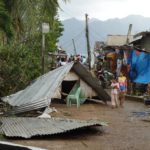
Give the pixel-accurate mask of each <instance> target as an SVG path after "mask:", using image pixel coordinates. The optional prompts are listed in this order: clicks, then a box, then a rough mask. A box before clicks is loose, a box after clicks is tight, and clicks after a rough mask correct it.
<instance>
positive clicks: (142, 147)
mask: <svg viewBox="0 0 150 150" xmlns="http://www.w3.org/2000/svg"><path fill="white" fill-rule="evenodd" d="M52 107H55V108H56V109H57V110H58V112H57V113H56V112H54V113H52V114H51V115H52V116H53V117H65V118H73V119H83V120H88V119H98V120H101V121H105V122H108V126H107V127H104V128H103V133H101V131H102V130H101V129H100V128H92V129H84V130H79V131H75V132H70V133H67V134H62V135H56V136H49V137H38V138H32V139H28V140H24V139H15V140H14V139H9V140H8V141H10V142H14V143H17V144H23V145H30V146H37V147H41V148H46V149H49V150H85V149H86V150H149V149H150V122H144V121H141V119H140V118H137V117H135V116H132V113H131V112H133V111H143V110H146V109H147V108H146V106H144V104H142V103H139V102H131V101H126V102H125V107H124V108H117V109H112V108H111V107H110V105H109V104H108V106H106V105H104V104H100V103H93V102H92V103H91V102H88V103H85V104H83V105H81V107H80V108H79V109H76V106H72V107H70V108H67V107H66V105H65V104H59V103H53V104H52Z"/></svg>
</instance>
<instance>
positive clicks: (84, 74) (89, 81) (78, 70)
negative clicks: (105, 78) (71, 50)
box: [73, 63, 110, 102]
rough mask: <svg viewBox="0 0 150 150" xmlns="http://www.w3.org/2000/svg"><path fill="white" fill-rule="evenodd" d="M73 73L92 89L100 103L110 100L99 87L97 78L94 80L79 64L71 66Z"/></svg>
mask: <svg viewBox="0 0 150 150" xmlns="http://www.w3.org/2000/svg"><path fill="white" fill-rule="evenodd" d="M73 71H74V72H76V74H77V75H79V77H80V78H81V79H82V80H83V81H85V82H86V83H87V84H88V85H89V86H90V87H92V89H93V90H94V91H95V92H96V93H97V94H98V97H99V99H100V100H102V101H105V102H106V101H108V100H110V96H109V95H108V94H107V92H106V91H105V90H104V89H103V88H102V87H101V85H100V82H99V80H98V79H97V78H94V77H93V76H92V75H91V73H90V72H89V71H88V70H87V69H86V68H85V67H84V66H83V65H81V64H80V63H76V64H74V65H73Z"/></svg>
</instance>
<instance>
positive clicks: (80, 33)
mask: <svg viewBox="0 0 150 150" xmlns="http://www.w3.org/2000/svg"><path fill="white" fill-rule="evenodd" d="M62 24H63V25H64V32H63V36H61V37H60V39H59V45H60V46H61V47H63V48H64V49H65V50H66V51H67V52H68V53H72V54H73V50H74V48H73V44H72V39H74V41H75V45H76V49H77V52H78V53H86V39H85V21H83V20H77V19H75V18H71V19H68V20H65V21H63V22H62ZM129 24H132V25H133V27H132V34H133V35H134V34H136V33H138V32H141V31H146V30H147V31H148V30H150V18H148V17H143V16H139V15H130V16H127V17H125V18H122V19H118V18H114V19H108V20H106V21H101V20H98V19H96V18H92V19H90V20H89V35H90V45H91V48H92V49H93V48H94V43H95V41H106V39H107V35H108V34H123V35H126V34H127V32H128V27H129Z"/></svg>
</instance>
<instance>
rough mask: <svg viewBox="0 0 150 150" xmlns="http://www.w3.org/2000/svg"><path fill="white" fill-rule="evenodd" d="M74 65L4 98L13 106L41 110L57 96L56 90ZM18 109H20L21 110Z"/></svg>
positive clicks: (71, 64)
mask: <svg viewBox="0 0 150 150" xmlns="http://www.w3.org/2000/svg"><path fill="white" fill-rule="evenodd" d="M72 66H73V63H69V64H66V65H65V66H62V67H59V68H57V69H55V70H53V71H50V72H48V73H47V74H45V75H43V76H40V77H39V78H38V79H37V80H36V81H35V82H34V83H33V84H32V85H30V86H28V87H27V88H26V89H24V90H22V91H19V92H17V93H16V94H13V95H10V96H7V97H4V98H2V100H3V101H5V102H8V103H9V104H10V105H12V106H20V108H24V110H25V107H26V108H27V109H28V110H32V109H36V108H39V107H40V108H41V106H40V105H42V107H43V106H47V104H49V103H50V101H51V97H53V95H54V94H55V91H56V89H57V88H58V87H59V86H60V84H61V82H62V80H63V78H64V77H65V76H66V75H67V73H68V72H69V71H70V69H71V68H72ZM20 108H18V109H20Z"/></svg>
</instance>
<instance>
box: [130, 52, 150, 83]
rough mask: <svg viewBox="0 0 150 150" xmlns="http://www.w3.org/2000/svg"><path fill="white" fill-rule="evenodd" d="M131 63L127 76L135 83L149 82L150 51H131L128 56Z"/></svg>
mask: <svg viewBox="0 0 150 150" xmlns="http://www.w3.org/2000/svg"><path fill="white" fill-rule="evenodd" d="M128 64H130V65H131V69H130V73H129V77H130V79H131V81H132V82H135V83H143V84H147V83H150V53H145V52H138V51H136V50H133V51H131V53H130V56H129V58H128Z"/></svg>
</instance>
